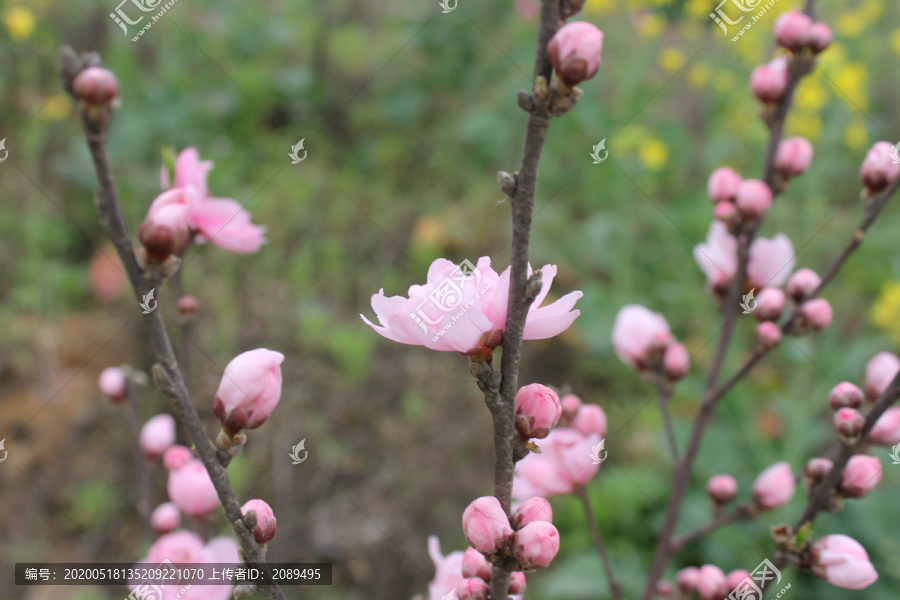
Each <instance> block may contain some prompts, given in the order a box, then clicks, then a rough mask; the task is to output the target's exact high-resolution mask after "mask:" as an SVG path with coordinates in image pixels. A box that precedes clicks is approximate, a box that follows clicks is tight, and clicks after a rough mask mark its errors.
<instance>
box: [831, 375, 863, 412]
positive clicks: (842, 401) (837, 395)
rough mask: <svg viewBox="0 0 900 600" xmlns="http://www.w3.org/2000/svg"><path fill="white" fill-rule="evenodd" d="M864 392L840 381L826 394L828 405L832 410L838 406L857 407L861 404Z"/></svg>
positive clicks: (846, 382)
mask: <svg viewBox="0 0 900 600" xmlns="http://www.w3.org/2000/svg"><path fill="white" fill-rule="evenodd" d="M864 397H865V396H864V394H863V391H862V390H861V389H859V388H858V387H856V386H855V385H853V384H852V383H850V382H849V381H842V382H841V383H839V384H837V385H836V386H834V387H833V388H831V393H830V394H828V405H829V406H830V407H831V408H832V409H833V410H838V409H840V408H845V407H849V408H859V407H860V406H861V405H862V402H863V399H864Z"/></svg>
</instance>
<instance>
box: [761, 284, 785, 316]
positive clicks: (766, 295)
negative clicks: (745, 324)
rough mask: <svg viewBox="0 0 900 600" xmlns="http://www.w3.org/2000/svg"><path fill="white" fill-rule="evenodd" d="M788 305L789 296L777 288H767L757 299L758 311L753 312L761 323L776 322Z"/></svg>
mask: <svg viewBox="0 0 900 600" xmlns="http://www.w3.org/2000/svg"><path fill="white" fill-rule="evenodd" d="M786 304H787V295H785V293H784V292H783V291H782V290H781V288H777V287H765V288H763V289H762V291H761V292H759V296H757V297H756V310H755V311H753V316H755V317H756V318H757V319H759V320H760V321H774V320H776V319H778V317H780V316H781V313H782V311H784V307H785V305H786Z"/></svg>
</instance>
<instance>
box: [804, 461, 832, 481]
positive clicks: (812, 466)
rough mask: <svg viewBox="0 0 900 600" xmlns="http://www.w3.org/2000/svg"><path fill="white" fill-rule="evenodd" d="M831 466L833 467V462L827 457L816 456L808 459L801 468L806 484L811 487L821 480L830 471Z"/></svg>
mask: <svg viewBox="0 0 900 600" xmlns="http://www.w3.org/2000/svg"><path fill="white" fill-rule="evenodd" d="M832 467H834V463H833V462H831V461H830V460H829V459H827V458H822V457H816V458H811V459H809V460H808V461H807V463H806V466H805V467H804V468H803V474H804V475H805V476H806V482H807V486H809V487H812V486H813V485H815V484H816V483H818V482H820V481H822V479H824V478H825V476H826V475H828V473H829V472H831V469H832Z"/></svg>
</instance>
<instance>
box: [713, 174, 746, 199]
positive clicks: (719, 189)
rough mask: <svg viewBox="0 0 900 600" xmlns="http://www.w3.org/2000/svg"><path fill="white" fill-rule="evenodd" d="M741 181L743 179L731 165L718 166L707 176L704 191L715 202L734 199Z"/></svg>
mask: <svg viewBox="0 0 900 600" xmlns="http://www.w3.org/2000/svg"><path fill="white" fill-rule="evenodd" d="M743 181H744V179H743V178H742V177H741V176H740V175H739V174H738V172H737V171H735V170H734V169H732V168H731V167H719V168H718V169H716V170H715V171H713V172H712V174H711V175H710V176H709V181H707V183H706V191H707V193H708V194H709V198H710V199H711V200H712V201H713V202H715V203H717V204H718V203H720V202H727V201H729V200H730V201H734V199H735V197H736V196H737V192H738V188H739V187H741V183H743Z"/></svg>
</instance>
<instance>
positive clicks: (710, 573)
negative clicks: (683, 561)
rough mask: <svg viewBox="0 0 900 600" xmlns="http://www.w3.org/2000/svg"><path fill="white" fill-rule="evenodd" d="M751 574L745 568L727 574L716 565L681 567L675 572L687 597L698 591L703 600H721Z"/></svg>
mask: <svg viewBox="0 0 900 600" xmlns="http://www.w3.org/2000/svg"><path fill="white" fill-rule="evenodd" d="M749 576H750V573H749V572H748V571H744V570H743V569H737V570H734V571H732V572H731V573H729V574H728V575H726V574H725V572H724V571H722V569H720V568H719V567H717V566H715V565H703V566H701V567H686V568H684V569H681V570H680V571H678V573H676V574H675V583H676V584H677V585H678V589H679V590H680V591H681V593H682V594H683V595H684V596H685V597H691V595H692V594H695V593H696V594H697V595H698V596H700V598H702V599H703V600H721V599H722V598H724V597H726V596H727V595H728V594H729V593H730V592H731V591H732V590H734V588H736V587H737V586H738V585H739V584H740V583H741V582H742V581H744V579H746V578H747V577H749Z"/></svg>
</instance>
